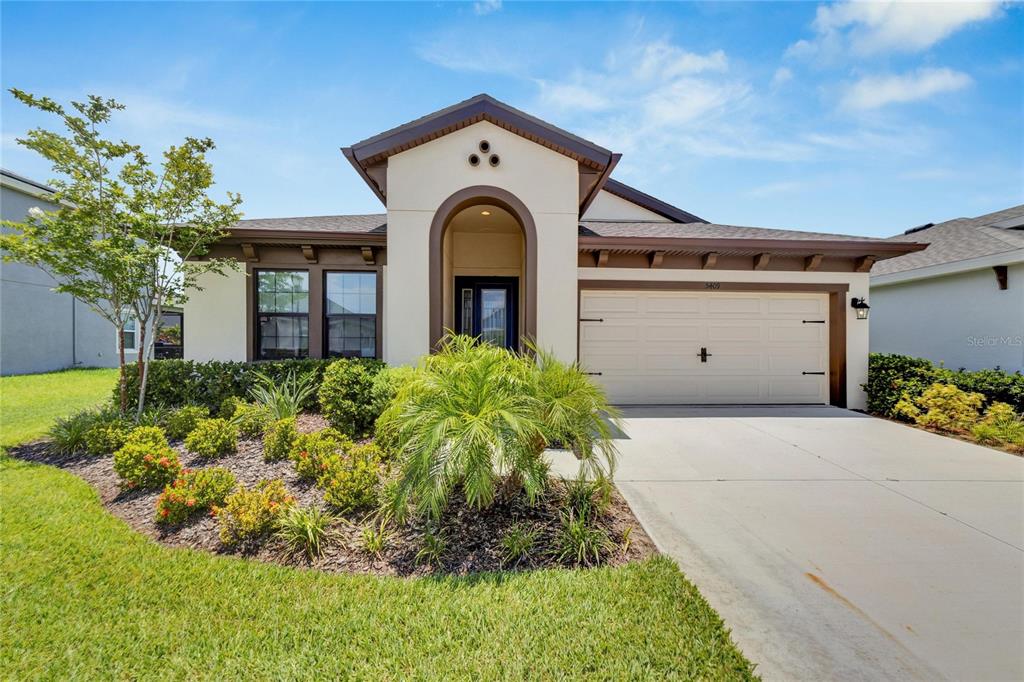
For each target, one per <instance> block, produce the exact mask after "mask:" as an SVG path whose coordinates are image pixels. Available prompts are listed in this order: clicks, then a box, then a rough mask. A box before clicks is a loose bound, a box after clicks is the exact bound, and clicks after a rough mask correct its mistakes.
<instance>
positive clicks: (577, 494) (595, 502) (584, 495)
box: [562, 476, 612, 518]
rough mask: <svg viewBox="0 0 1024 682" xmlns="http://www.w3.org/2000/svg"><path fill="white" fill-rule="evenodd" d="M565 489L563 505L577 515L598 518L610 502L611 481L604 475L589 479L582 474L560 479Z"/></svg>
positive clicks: (606, 509)
mask: <svg viewBox="0 0 1024 682" xmlns="http://www.w3.org/2000/svg"><path fill="white" fill-rule="evenodd" d="M562 487H563V489H564V491H565V493H564V494H565V498H564V506H565V509H566V510H567V511H570V512H572V513H573V514H575V515H577V516H585V517H587V518H598V517H600V516H603V515H604V514H605V513H606V512H607V511H608V507H609V506H611V503H612V482H611V480H610V479H609V478H608V477H606V476H598V477H597V478H596V479H594V480H592V481H590V480H587V479H586V478H585V477H583V476H577V477H576V478H571V479H565V478H563V479H562Z"/></svg>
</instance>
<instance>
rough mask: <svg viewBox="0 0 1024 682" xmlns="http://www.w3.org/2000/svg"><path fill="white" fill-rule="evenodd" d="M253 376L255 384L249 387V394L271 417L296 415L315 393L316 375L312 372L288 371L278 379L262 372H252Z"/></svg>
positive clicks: (278, 417)
mask: <svg viewBox="0 0 1024 682" xmlns="http://www.w3.org/2000/svg"><path fill="white" fill-rule="evenodd" d="M253 376H254V378H255V382H256V385H255V386H253V387H252V388H251V389H249V395H250V396H251V397H252V399H253V400H254V401H256V403H257V404H259V405H262V406H264V407H265V408H266V409H267V411H268V412H270V416H271V418H273V419H285V418H287V417H295V416H297V415H298V414H299V412H301V411H302V407H303V405H305V404H307V403H308V402H309V401H310V400H311V399H312V398H313V397H315V394H316V390H317V384H316V375H315V374H314V373H313V372H307V373H305V374H301V375H299V374H296V373H295V372H288V374H286V375H285V377H284V378H283V379H279V380H275V379H272V378H270V377H269V376H267V375H266V374H263V373H262V372H254V373H253Z"/></svg>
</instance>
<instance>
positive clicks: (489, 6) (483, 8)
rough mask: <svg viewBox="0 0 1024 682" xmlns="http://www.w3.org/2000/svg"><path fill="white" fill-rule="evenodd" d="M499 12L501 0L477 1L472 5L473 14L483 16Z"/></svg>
mask: <svg viewBox="0 0 1024 682" xmlns="http://www.w3.org/2000/svg"><path fill="white" fill-rule="evenodd" d="M500 10H501V0H479V2H474V3H473V12H474V13H476V14H479V15H480V16H483V15H485V14H491V13H492V12H498V11H500Z"/></svg>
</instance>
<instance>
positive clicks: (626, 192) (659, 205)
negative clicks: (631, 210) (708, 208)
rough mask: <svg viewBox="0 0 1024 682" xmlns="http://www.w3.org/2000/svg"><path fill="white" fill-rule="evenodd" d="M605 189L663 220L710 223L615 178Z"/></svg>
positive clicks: (610, 179)
mask: <svg viewBox="0 0 1024 682" xmlns="http://www.w3.org/2000/svg"><path fill="white" fill-rule="evenodd" d="M604 189H605V191H606V192H610V193H612V194H614V195H615V196H617V197H620V198H622V199H625V200H626V201H631V202H633V203H634V204H636V205H637V206H642V207H644V208H646V209H647V210H649V211H651V212H653V213H657V214H658V215H660V216H661V217H663V218H668V219H669V220H672V221H674V222H677V223H707V222H708V221H706V220H704V219H703V218H701V217H699V216H695V215H693V214H692V213H690V212H689V211H684V210H683V209H681V208H679V207H678V206H673V205H672V204H669V203H667V202H664V201H662V200H661V199H658V198H657V197H652V196H651V195H650V194H647V193H646V192H641V191H640V190H638V189H635V188H633V187H630V186H629V185H627V184H625V183H623V182H619V181H618V180H615V179H613V178H609V179H608V182H607V184H605V186H604Z"/></svg>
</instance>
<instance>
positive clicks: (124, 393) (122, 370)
mask: <svg viewBox="0 0 1024 682" xmlns="http://www.w3.org/2000/svg"><path fill="white" fill-rule="evenodd" d="M116 329H117V363H118V364H117V368H118V370H119V371H118V377H119V378H118V382H119V383H118V388H119V389H120V393H121V401H120V405H119V408H118V411H119V412H120V413H121V416H122V417H123V416H124V414H125V412H127V411H128V368H127V366H125V364H124V324H121V325H120V326H118V327H116Z"/></svg>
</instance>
